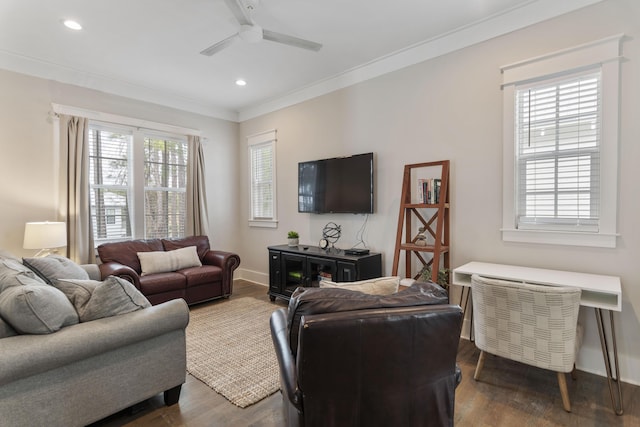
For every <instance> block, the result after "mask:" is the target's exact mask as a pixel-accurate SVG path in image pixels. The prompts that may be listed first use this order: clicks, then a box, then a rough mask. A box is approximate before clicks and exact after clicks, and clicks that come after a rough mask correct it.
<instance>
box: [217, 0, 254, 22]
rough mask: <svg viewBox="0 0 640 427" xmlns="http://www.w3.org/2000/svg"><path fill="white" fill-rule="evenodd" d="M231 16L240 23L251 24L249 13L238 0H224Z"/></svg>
mask: <svg viewBox="0 0 640 427" xmlns="http://www.w3.org/2000/svg"><path fill="white" fill-rule="evenodd" d="M224 1H225V3H226V4H227V6H228V7H229V9H230V10H231V12H232V13H233V16H235V17H236V20H237V21H238V23H239V24H240V25H253V21H252V20H251V17H250V16H249V13H248V12H247V10H246V9H245V8H244V6H243V5H242V4H241V3H240V0H224Z"/></svg>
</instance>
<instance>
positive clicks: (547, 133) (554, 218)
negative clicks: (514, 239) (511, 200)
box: [515, 71, 602, 232]
mask: <svg viewBox="0 0 640 427" xmlns="http://www.w3.org/2000/svg"><path fill="white" fill-rule="evenodd" d="M600 81H601V80H600V72H599V71H597V72H593V71H592V72H587V73H582V74H580V75H574V76H571V77H566V76H565V77H563V78H561V79H556V80H552V81H549V80H547V81H545V82H543V83H538V84H533V85H526V86H518V87H516V106H515V110H516V111H515V112H516V117H515V121H516V123H515V125H516V128H515V131H516V136H515V138H516V168H517V173H516V180H517V182H516V192H517V195H516V198H517V201H516V203H517V227H518V228H519V229H539V230H565V231H595V232H597V231H598V220H599V206H600V146H601V144H600V135H601V132H600V128H601V106H602V104H601V88H600V87H601V85H600Z"/></svg>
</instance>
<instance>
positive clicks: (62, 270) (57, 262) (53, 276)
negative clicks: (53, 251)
mask: <svg viewBox="0 0 640 427" xmlns="http://www.w3.org/2000/svg"><path fill="white" fill-rule="evenodd" d="M22 263H23V264H24V265H26V266H27V267H29V268H30V269H31V270H33V272H34V273H36V274H37V275H38V276H39V277H40V278H41V279H42V280H44V281H45V282H47V283H48V284H50V285H53V283H54V282H55V281H56V280H58V279H83V280H87V279H89V274H88V273H87V272H86V271H85V270H84V269H83V268H82V267H80V266H79V265H78V264H76V263H75V262H73V261H71V260H70V259H69V258H67V257H63V256H60V255H49V256H46V257H42V258H22Z"/></svg>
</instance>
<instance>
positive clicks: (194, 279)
mask: <svg viewBox="0 0 640 427" xmlns="http://www.w3.org/2000/svg"><path fill="white" fill-rule="evenodd" d="M187 246H195V247H196V251H197V253H198V257H199V258H200V261H201V263H202V266H201V267H190V268H185V269H182V270H178V271H171V272H166V273H154V274H149V275H141V272H142V267H141V266H140V260H139V259H138V252H151V251H171V250H175V249H180V248H184V247H187ZM98 255H99V256H100V260H101V261H102V264H100V265H99V267H100V274H101V275H102V278H103V279H104V278H106V277H107V276H110V275H114V276H118V277H122V278H123V279H126V280H128V281H129V282H131V283H133V284H134V285H135V287H136V288H138V289H139V290H140V292H142V293H143V294H144V295H145V296H146V297H147V299H148V300H149V301H150V302H151V304H154V305H156V304H160V303H162V302H165V301H168V300H171V299H176V298H183V299H184V300H185V301H186V302H187V304H195V303H199V302H203V301H207V300H210V299H214V298H227V297H229V296H230V295H231V293H232V292H233V272H234V270H235V269H236V268H238V266H239V265H240V257H239V256H238V255H237V254H235V253H231V252H225V251H219V250H212V249H211V248H210V246H209V238H208V237H207V236H191V237H185V238H182V239H149V240H128V241H123V242H113V243H103V244H102V245H100V246H98Z"/></svg>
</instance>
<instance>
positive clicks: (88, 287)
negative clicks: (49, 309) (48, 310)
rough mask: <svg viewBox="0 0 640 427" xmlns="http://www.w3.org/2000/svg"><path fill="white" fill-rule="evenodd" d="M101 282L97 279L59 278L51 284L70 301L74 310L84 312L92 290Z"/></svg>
mask: <svg viewBox="0 0 640 427" xmlns="http://www.w3.org/2000/svg"><path fill="white" fill-rule="evenodd" d="M101 283H102V282H100V281H98V280H79V279H60V280H56V282H55V283H54V284H53V286H55V287H56V288H58V289H60V290H61V291H62V293H63V294H65V295H66V297H67V298H68V299H69V301H71V304H73V307H74V308H75V309H76V312H78V314H79V315H80V313H84V309H85V306H86V305H87V303H88V302H89V300H90V299H91V296H92V295H93V291H95V290H96V288H97V287H98V286H99V285H100V284H101Z"/></svg>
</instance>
